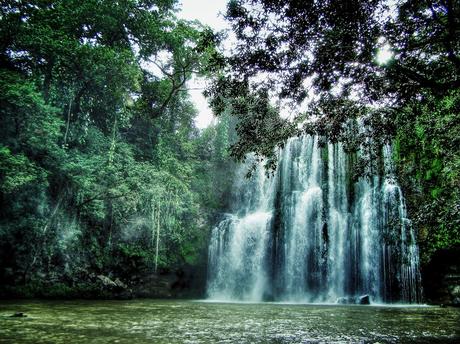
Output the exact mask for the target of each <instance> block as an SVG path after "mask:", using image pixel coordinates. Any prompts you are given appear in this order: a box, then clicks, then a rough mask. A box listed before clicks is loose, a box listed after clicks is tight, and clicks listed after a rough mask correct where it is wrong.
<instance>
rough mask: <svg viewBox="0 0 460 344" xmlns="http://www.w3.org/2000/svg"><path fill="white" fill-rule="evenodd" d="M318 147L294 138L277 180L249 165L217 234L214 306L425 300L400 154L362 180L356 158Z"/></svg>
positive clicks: (387, 156) (334, 147) (211, 262)
mask: <svg viewBox="0 0 460 344" xmlns="http://www.w3.org/2000/svg"><path fill="white" fill-rule="evenodd" d="M318 141H319V139H318V138H317V137H313V136H304V137H301V138H292V139H289V140H288V141H287V143H286V146H285V147H284V149H283V150H282V151H281V152H280V161H279V166H278V168H277V170H276V172H275V174H274V175H273V176H271V177H270V176H267V175H266V173H265V171H264V169H263V168H262V167H259V168H258V169H257V170H256V172H255V175H254V176H253V177H252V178H250V179H247V178H244V173H245V172H246V171H247V168H248V166H247V165H243V166H241V167H240V171H239V173H238V175H237V178H236V184H235V186H234V197H233V202H232V208H231V211H230V213H229V214H226V215H225V216H224V218H223V220H222V221H221V222H220V223H219V224H218V225H217V226H216V227H215V228H214V229H213V230H212V234H211V240H210V244H209V258H208V283H207V294H208V297H209V298H210V299H215V300H228V301H234V300H240V301H266V300H270V301H271V300H275V301H290V302H335V301H336V300H337V299H338V298H341V297H357V296H359V295H363V294H368V295H370V297H371V299H372V300H373V301H374V302H406V303H407V302H410V303H415V302H419V301H420V298H421V292H420V273H419V261H418V248H417V245H416V240H415V239H416V238H415V235H414V232H413V229H412V227H411V224H410V221H409V220H408V219H407V213H406V206H405V202H404V197H403V195H402V192H401V189H400V187H399V185H398V183H397V181H396V178H395V174H394V168H393V165H392V160H391V147H390V146H389V145H388V146H385V147H384V148H383V151H382V165H383V173H381V174H380V175H374V176H371V177H366V178H364V177H363V178H360V179H359V180H358V181H357V182H353V178H352V175H351V173H352V171H350V170H351V166H352V156H350V155H348V154H346V153H345V152H344V149H343V147H342V145H341V144H328V145H326V146H325V147H320V144H319V142H318ZM250 163H251V162H250Z"/></svg>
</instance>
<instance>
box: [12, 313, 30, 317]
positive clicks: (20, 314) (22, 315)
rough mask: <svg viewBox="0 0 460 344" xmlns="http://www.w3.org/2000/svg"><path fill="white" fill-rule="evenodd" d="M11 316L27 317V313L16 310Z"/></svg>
mask: <svg viewBox="0 0 460 344" xmlns="http://www.w3.org/2000/svg"><path fill="white" fill-rule="evenodd" d="M11 317H12V318H25V317H27V315H26V314H24V313H23V312H16V313H14V314H13V315H12V316H11Z"/></svg>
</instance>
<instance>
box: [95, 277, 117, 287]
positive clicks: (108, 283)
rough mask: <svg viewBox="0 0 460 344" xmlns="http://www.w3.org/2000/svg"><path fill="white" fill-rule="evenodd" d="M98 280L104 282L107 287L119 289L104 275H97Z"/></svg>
mask: <svg viewBox="0 0 460 344" xmlns="http://www.w3.org/2000/svg"><path fill="white" fill-rule="evenodd" d="M97 278H98V279H99V280H100V281H101V282H102V284H103V285H104V286H106V287H117V286H118V285H117V284H116V283H115V282H114V281H112V280H111V279H110V278H108V277H107V276H104V275H97Z"/></svg>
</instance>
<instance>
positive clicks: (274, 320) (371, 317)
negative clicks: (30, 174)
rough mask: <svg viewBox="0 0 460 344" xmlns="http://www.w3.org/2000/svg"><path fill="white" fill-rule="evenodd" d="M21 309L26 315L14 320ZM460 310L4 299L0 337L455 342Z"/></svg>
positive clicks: (28, 340)
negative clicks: (12, 316)
mask: <svg viewBox="0 0 460 344" xmlns="http://www.w3.org/2000/svg"><path fill="white" fill-rule="evenodd" d="M17 311H22V312H24V313H25V314H27V315H28V317H27V318H17V319H13V318H11V317H10V315H11V314H13V313H15V312H17ZM459 324H460V309H450V308H438V307H385V306H379V307H367V306H343V305H340V306H338V305H311V304H310V305H292V304H276V303H269V304H250V303H244V304H241V303H240V304H235V303H210V302H207V303H199V302H188V301H159V300H132V301H65V302H56V301H22V302H11V301H4V302H3V303H1V304H0V343H50V342H51V343H64V344H68V343H70V342H71V343H88V342H91V343H113V342H117V343H140V344H143V343H152V342H153V343H160V344H162V343H376V342H379V343H414V342H415V343H417V342H418V343H433V342H434V343H442V342H450V343H455V342H460V330H459Z"/></svg>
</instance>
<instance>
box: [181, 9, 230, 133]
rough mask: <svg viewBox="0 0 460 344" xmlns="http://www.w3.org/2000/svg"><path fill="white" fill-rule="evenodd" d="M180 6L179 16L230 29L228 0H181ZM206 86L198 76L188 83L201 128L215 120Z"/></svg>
mask: <svg viewBox="0 0 460 344" xmlns="http://www.w3.org/2000/svg"><path fill="white" fill-rule="evenodd" d="M180 6H181V11H180V12H179V13H178V14H177V15H178V17H179V18H182V19H187V20H194V19H197V20H199V21H200V22H201V23H203V24H206V25H209V26H210V27H211V28H213V29H214V30H216V31H220V30H225V29H228V25H227V24H226V22H225V20H224V18H223V13H225V10H226V7H227V0H181V5H180ZM219 13H222V14H219ZM204 86H205V82H204V80H199V79H196V78H194V79H192V80H191V81H189V82H188V83H187V87H188V88H189V89H190V91H189V94H190V97H191V99H192V101H193V103H194V104H195V107H196V108H197V110H198V116H197V117H196V119H195V124H196V126H197V127H198V128H200V129H203V128H206V127H207V126H209V125H210V124H211V123H212V122H213V120H214V116H213V114H212V111H211V109H210V108H209V107H208V104H207V101H206V99H205V97H204V96H203V94H202V92H203V90H202V89H203V88H204Z"/></svg>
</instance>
